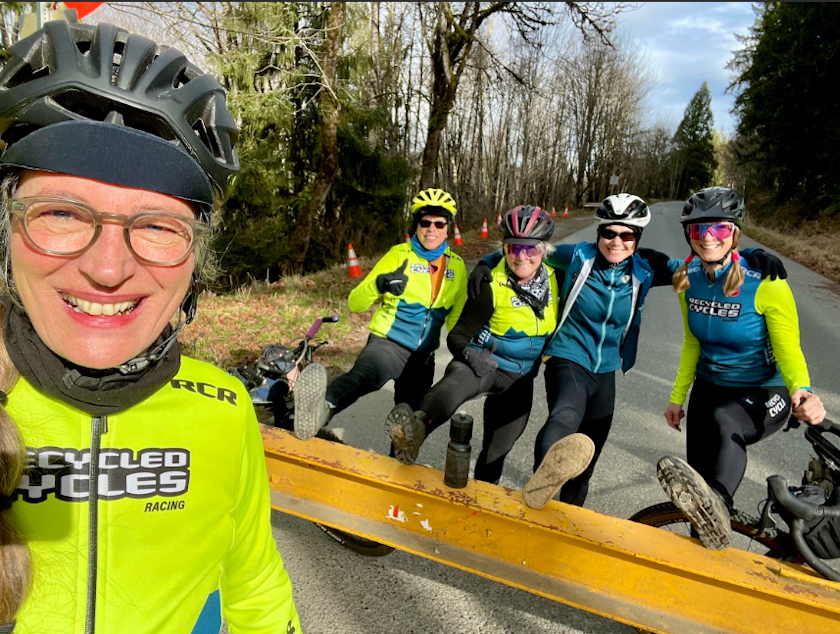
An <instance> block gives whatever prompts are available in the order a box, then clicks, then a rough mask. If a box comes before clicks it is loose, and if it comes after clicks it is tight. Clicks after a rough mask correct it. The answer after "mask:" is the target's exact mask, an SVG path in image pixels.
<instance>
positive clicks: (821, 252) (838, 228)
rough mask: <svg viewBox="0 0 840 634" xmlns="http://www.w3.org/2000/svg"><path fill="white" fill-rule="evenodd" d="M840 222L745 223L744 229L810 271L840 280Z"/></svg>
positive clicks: (754, 238) (751, 235)
mask: <svg viewBox="0 0 840 634" xmlns="http://www.w3.org/2000/svg"><path fill="white" fill-rule="evenodd" d="M838 232H840V223H838V222H830V221H824V220H818V221H812V222H806V223H804V224H802V225H800V226H799V227H792V226H788V227H779V226H775V227H772V228H771V227H769V226H764V225H757V224H752V223H748V225H747V227H746V233H747V235H748V236H749V237H751V238H752V239H753V240H757V241H759V242H761V243H762V244H764V245H766V246H768V247H770V248H771V249H774V250H775V251H778V252H779V253H781V254H782V255H784V256H786V257H789V258H790V259H792V260H795V261H796V262H799V263H800V264H802V265H803V266H806V267H808V268H809V269H811V270H812V271H814V272H816V273H819V274H820V275H824V276H825V277H827V278H828V279H830V280H832V281H833V282H837V283H840V243H838V241H837V234H838Z"/></svg>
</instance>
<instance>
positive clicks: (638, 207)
mask: <svg viewBox="0 0 840 634" xmlns="http://www.w3.org/2000/svg"><path fill="white" fill-rule="evenodd" d="M595 220H597V221H598V224H599V225H626V226H628V227H637V228H638V229H640V230H641V229H644V228H645V227H646V226H647V225H648V224H649V223H650V209H648V206H647V203H646V202H645V201H644V200H642V199H641V198H639V197H638V196H634V195H633V194H615V195H613V196H608V197H607V198H605V199H604V201H603V202H602V203H601V204H600V205H598V209H596V210H595Z"/></svg>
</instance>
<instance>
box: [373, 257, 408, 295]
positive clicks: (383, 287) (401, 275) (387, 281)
mask: <svg viewBox="0 0 840 634" xmlns="http://www.w3.org/2000/svg"><path fill="white" fill-rule="evenodd" d="M406 267H408V259H405V260H403V263H402V265H401V266H400V268H398V269H395V270H393V271H391V272H390V273H383V274H382V275H379V276H378V277H377V278H376V290H378V291H379V292H380V293H381V294H382V295H384V294H385V293H391V295H402V294H403V293H405V285H406V284H407V283H408V275H406V274H405V269H406Z"/></svg>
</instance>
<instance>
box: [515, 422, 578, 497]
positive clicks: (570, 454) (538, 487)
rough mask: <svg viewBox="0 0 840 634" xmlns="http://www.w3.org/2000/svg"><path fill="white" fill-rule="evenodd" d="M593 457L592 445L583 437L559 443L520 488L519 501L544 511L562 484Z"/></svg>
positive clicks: (571, 438)
mask: <svg viewBox="0 0 840 634" xmlns="http://www.w3.org/2000/svg"><path fill="white" fill-rule="evenodd" d="M594 455H595V443H593V442H592V439H591V438H590V437H589V436H587V435H586V434H571V435H570V436H566V437H565V438H563V439H561V440H558V441H557V442H556V443H554V444H553V445H551V447H550V448H549V450H548V452H546V454H545V457H544V458H543V461H542V462H541V463H540V466H539V467H538V468H537V470H536V471H535V472H534V475H533V476H531V479H530V480H528V484H526V485H525V488H523V489H522V501H523V502H525V504H527V505H528V506H530V507H531V508H534V509H541V508H543V507H544V506H545V505H546V504H548V501H549V500H551V498H553V497H554V496H555V495H557V492H558V491H559V490H560V489H561V488H562V486H563V485H564V484H566V483H567V482H568V481H569V480H571V479H572V478H576V477H578V476H579V475H580V474H581V473H583V472H584V471H586V467H588V466H589V463H590V462H592V456H594Z"/></svg>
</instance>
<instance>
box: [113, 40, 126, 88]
mask: <svg viewBox="0 0 840 634" xmlns="http://www.w3.org/2000/svg"><path fill="white" fill-rule="evenodd" d="M124 52H125V42H124V41H122V40H119V39H117V40H116V41H115V42H114V57H113V58H112V60H111V84H112V85H113V86H116V85H117V82H118V81H119V77H120V68H121V67H122V61H123V53H124Z"/></svg>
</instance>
